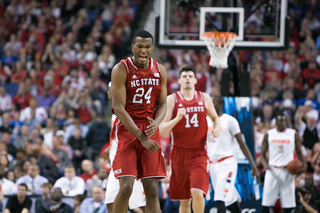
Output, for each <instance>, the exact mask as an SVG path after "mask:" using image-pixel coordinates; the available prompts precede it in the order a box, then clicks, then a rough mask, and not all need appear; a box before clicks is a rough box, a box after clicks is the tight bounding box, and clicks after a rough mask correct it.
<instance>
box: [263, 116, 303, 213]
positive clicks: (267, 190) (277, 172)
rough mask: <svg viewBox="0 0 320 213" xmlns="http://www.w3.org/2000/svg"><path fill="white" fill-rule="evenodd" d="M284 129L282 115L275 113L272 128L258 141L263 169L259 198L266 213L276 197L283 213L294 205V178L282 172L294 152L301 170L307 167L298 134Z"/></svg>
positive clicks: (285, 170) (284, 122) (285, 122)
mask: <svg viewBox="0 0 320 213" xmlns="http://www.w3.org/2000/svg"><path fill="white" fill-rule="evenodd" d="M286 126H287V119H286V116H285V115H284V114H283V113H279V115H277V116H276V128H273V129H270V130H268V132H267V133H266V134H265V136H264V139H263V142H262V147H261V163H262V165H263V168H264V170H266V174H265V179H264V186H263V197H262V207H263V210H262V212H263V213H269V212H270V209H271V208H272V207H273V206H274V204H275V203H276V201H277V197H278V195H279V194H280V202H281V206H282V208H283V210H284V213H289V212H291V211H292V210H293V209H294V208H295V206H296V200H295V199H296V198H295V181H294V176H293V175H292V174H290V173H289V172H288V171H287V169H286V166H287V165H288V163H289V162H290V161H292V160H293V157H294V156H293V155H294V150H295V151H296V153H297V156H298V159H299V160H300V161H301V162H302V164H303V169H306V168H307V165H306V162H305V160H304V158H303V156H302V153H301V142H300V138H299V135H298V133H297V132H296V130H294V129H290V128H286ZM268 151H269V161H268V159H267V152H268Z"/></svg>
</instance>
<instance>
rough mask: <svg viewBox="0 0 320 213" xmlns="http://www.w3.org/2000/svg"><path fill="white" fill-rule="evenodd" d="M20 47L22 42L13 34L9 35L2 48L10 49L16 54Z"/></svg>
mask: <svg viewBox="0 0 320 213" xmlns="http://www.w3.org/2000/svg"><path fill="white" fill-rule="evenodd" d="M21 47H22V44H21V42H20V41H19V40H17V37H16V35H15V34H11V35H10V40H9V41H8V42H7V43H6V44H5V45H4V50H7V49H9V50H11V52H12V55H13V56H18V55H19V51H20V49H21Z"/></svg>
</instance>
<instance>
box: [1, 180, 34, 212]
mask: <svg viewBox="0 0 320 213" xmlns="http://www.w3.org/2000/svg"><path fill="white" fill-rule="evenodd" d="M27 191H28V188H27V185H26V184H24V183H21V184H19V185H18V192H17V195H13V196H11V197H9V199H8V202H7V205H6V208H5V210H4V212H12V213H13V212H29V211H30V209H31V205H32V201H31V200H30V198H28V197H27V196H26V194H27Z"/></svg>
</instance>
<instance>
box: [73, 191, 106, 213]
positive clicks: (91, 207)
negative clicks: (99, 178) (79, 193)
mask: <svg viewBox="0 0 320 213" xmlns="http://www.w3.org/2000/svg"><path fill="white" fill-rule="evenodd" d="M98 204H100V205H98ZM106 211H107V206H106V205H105V204H104V191H103V189H102V188H101V187H100V186H95V187H93V189H92V198H91V197H88V198H86V199H84V201H83V202H82V203H81V206H80V211H79V213H87V212H97V213H103V212H106Z"/></svg>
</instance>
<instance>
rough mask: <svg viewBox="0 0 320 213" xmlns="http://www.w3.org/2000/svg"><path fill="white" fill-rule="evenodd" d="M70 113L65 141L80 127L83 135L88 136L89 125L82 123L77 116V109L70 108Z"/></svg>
mask: <svg viewBox="0 0 320 213" xmlns="http://www.w3.org/2000/svg"><path fill="white" fill-rule="evenodd" d="M68 114H69V115H70V117H69V119H68V120H67V121H66V122H65V123H66V124H67V128H66V132H65V134H64V141H63V142H64V143H67V142H68V139H69V138H70V137H71V136H72V135H73V134H74V132H75V129H76V128H79V129H80V130H81V136H82V137H83V138H85V137H86V135H87V133H88V130H89V129H88V126H87V125H84V124H81V121H80V120H79V119H78V118H75V117H74V116H75V111H74V110H72V109H69V111H68Z"/></svg>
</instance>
